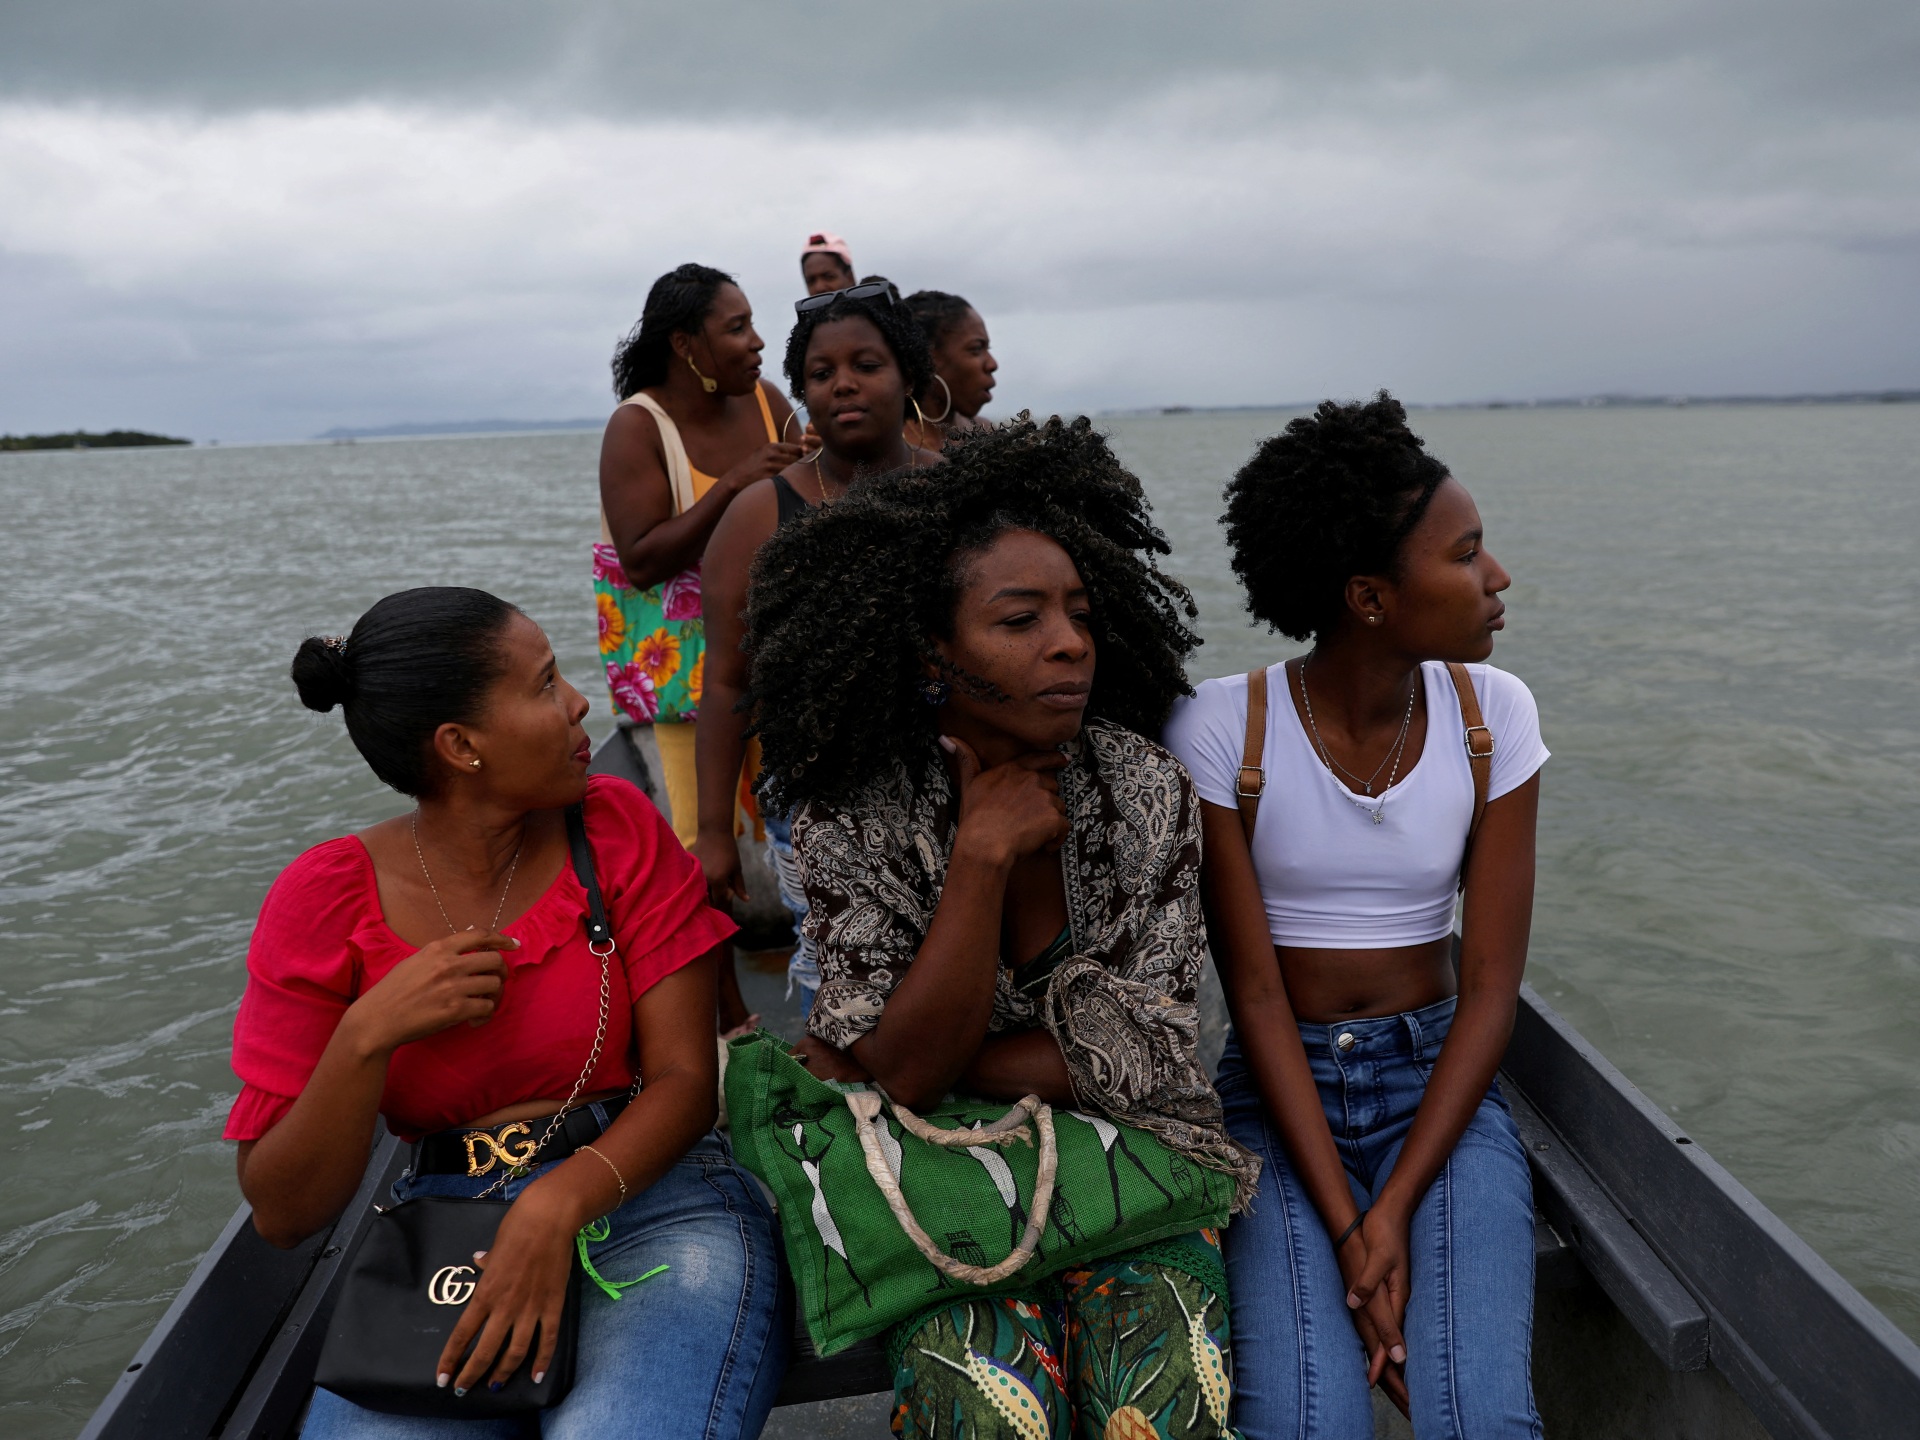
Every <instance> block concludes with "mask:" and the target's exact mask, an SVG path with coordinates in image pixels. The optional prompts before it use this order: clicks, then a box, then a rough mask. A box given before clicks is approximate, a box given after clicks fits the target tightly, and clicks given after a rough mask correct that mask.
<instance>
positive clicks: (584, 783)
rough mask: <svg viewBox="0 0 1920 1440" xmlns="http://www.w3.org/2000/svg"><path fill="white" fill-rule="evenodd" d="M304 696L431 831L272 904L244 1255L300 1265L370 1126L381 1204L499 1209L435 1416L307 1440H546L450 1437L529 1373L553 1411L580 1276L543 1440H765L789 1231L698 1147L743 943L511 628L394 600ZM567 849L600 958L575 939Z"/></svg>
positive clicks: (338, 1427)
mask: <svg viewBox="0 0 1920 1440" xmlns="http://www.w3.org/2000/svg"><path fill="white" fill-rule="evenodd" d="M292 673H293V680H294V683H295V685H296V686H297V687H298V688H299V692H300V699H301V701H302V702H303V703H304V704H305V705H306V706H307V707H308V708H309V709H312V710H318V711H330V710H332V709H334V708H335V707H336V706H340V707H342V708H344V710H345V712H346V724H347V733H348V735H349V736H350V737H351V738H352V740H353V742H354V745H355V747H356V748H357V749H358V750H359V751H360V753H361V755H362V756H363V757H364V758H365V760H366V761H367V763H368V765H369V766H370V767H371V768H372V770H373V772H374V773H375V774H376V775H377V776H379V778H380V779H381V780H383V781H385V782H386V783H387V784H388V785H390V786H392V787H393V788H394V789H395V790H398V791H400V792H401V793H402V794H404V795H407V796H410V797H412V798H413V799H414V800H415V802H416V804H415V807H414V808H413V809H412V810H411V811H410V812H409V813H406V814H401V815H397V816H394V817H392V818H390V819H387V820H383V821H380V822H379V823H377V824H375V825H372V826H370V827H369V828H367V829H365V830H362V831H361V832H360V833H359V834H357V835H349V836H344V837H342V838H339V839H335V840H329V841H326V842H324V843H323V844H320V845H317V846H315V847H314V848H313V849H311V850H309V851H307V852H306V854H304V855H302V856H300V857H299V858H298V859H297V860H295V861H294V862H293V863H292V864H290V865H289V866H288V867H287V868H286V869H285V870H284V871H283V872H281V875H280V877H279V878H278V879H277V880H276V881H275V882H274V884H273V888H272V889H271V890H270V891H269V892H268V894H267V897H266V899H265V901H264V902H263V903H262V905H261V908H260V919H259V923H258V924H257V926H256V927H255V929H254V934H253V941H252V944H251V946H250V947H249V949H248V953H247V985H246V992H245V994H244V995H243V996H242V997H241V1001H240V1010H239V1014H238V1016H237V1017H236V1018H235V1020H234V1040H233V1068H234V1070H235V1072H236V1073H237V1074H238V1075H239V1077H240V1079H241V1081H242V1082H243V1084H242V1089H241V1092H240V1095H239V1097H238V1098H237V1099H236V1100H235V1101H234V1104H233V1108H232V1111H231V1113H230V1114H229V1116H228V1118H227V1126H226V1138H227V1139H229V1140H236V1141H238V1142H239V1156H238V1167H239V1177H240V1189H241V1191H242V1193H244V1194H245V1196H246V1198H247V1200H248V1202H249V1203H250V1204H251V1205H252V1207H253V1223H254V1226H255V1228H256V1229H258V1230H259V1232H260V1233H261V1235H263V1236H264V1237H265V1238H266V1239H267V1240H268V1241H270V1242H271V1243H273V1244H275V1245H278V1246H281V1247H292V1246H294V1245H297V1244H299V1243H300V1242H301V1241H303V1240H304V1239H305V1238H306V1237H308V1236H310V1235H313V1234H314V1233H316V1232H317V1231H319V1230H322V1229H324V1228H325V1227H326V1226H328V1225H330V1224H332V1223H333V1222H334V1220H335V1219H336V1218H338V1216H339V1215H340V1214H341V1213H342V1211H343V1210H344V1209H345V1208H346V1206H347V1205H348V1203H349V1202H350V1201H351V1200H352V1199H353V1196H354V1194H355V1191H356V1189H357V1188H358V1186H359V1185H360V1183H361V1176H362V1172H363V1170H364V1169H365V1167H366V1163H367V1154H368V1148H369V1146H370V1145H371V1144H372V1142H373V1139H374V1137H375V1134H376V1133H377V1127H378V1126H379V1125H380V1124H381V1123H382V1121H383V1120H384V1122H385V1124H386V1125H387V1126H388V1127H389V1128H390V1129H391V1130H393V1131H394V1132H395V1133H396V1134H398V1135H399V1136H400V1137H401V1138H402V1139H404V1140H407V1141H410V1142H412V1145H413V1149H412V1153H411V1156H410V1159H409V1163H408V1168H407V1170H406V1172H405V1173H404V1174H403V1175H402V1176H401V1178H400V1179H399V1181H398V1182H397V1183H396V1184H395V1186H394V1191H395V1194H394V1198H395V1199H396V1200H400V1201H405V1200H411V1199H415V1198H420V1197H433V1196H438V1197H448V1198H466V1199H476V1198H488V1199H494V1200H504V1201H506V1202H509V1203H508V1204H507V1205H506V1206H505V1209H504V1214H503V1215H502V1216H501V1218H500V1221H499V1227H498V1230H497V1232H496V1233H495V1235H494V1239H493V1243H492V1246H491V1248H489V1249H488V1250H487V1251H486V1252H485V1253H484V1255H483V1256H481V1257H479V1258H477V1259H476V1261H475V1262H474V1263H475V1265H476V1267H477V1269H478V1271H479V1274H478V1277H477V1283H475V1284H474V1285H472V1286H471V1287H469V1288H470V1290H471V1295H470V1298H469V1299H468V1300H467V1301H466V1303H465V1308H464V1310H463V1311H462V1312H461V1314H460V1318H459V1320H458V1322H457V1323H456V1325H455V1326H454V1329H453V1331H452V1333H451V1335H450V1336H449V1337H448V1340H447V1344H446V1346H445V1348H444V1350H443V1351H442V1352H441V1354H440V1356H439V1363H438V1367H437V1370H436V1369H435V1368H432V1367H431V1365H430V1363H429V1362H427V1361H425V1360H423V1361H422V1364H421V1369H422V1373H421V1374H419V1375H418V1376H417V1377H415V1382H416V1388H417V1392H418V1394H417V1397H416V1398H418V1399H420V1400H421V1401H423V1402H430V1401H431V1399H432V1397H435V1396H438V1395H444V1398H445V1400H446V1402H447V1408H448V1410H449V1411H450V1415H449V1417H448V1418H419V1417H410V1416H405V1415H397V1414H389V1413H377V1412H375V1411H374V1410H370V1409H367V1408H364V1407H363V1406H361V1405H358V1404H356V1403H354V1402H352V1401H350V1400H348V1399H346V1398H344V1397H343V1396H341V1395H339V1394H336V1393H334V1392H332V1391H329V1390H319V1391H316V1392H315V1394H314V1396H313V1402H312V1406H311V1408H310V1410H309V1412H308V1414H307V1417H306V1422H305V1430H304V1434H305V1435H306V1436H307V1437H308V1440H319V1437H323V1436H324V1437H328V1440H332V1437H336V1436H343V1437H366V1436H380V1437H390V1440H462V1437H468V1440H480V1437H498V1436H501V1435H525V1434H528V1433H532V1432H533V1431H534V1430H535V1429H536V1427H535V1426H526V1427H523V1426H521V1425H519V1424H517V1423H515V1422H512V1421H500V1420H492V1421H490V1420H484V1419H466V1418H460V1417H459V1407H460V1404H461V1401H462V1399H463V1398H470V1396H469V1392H471V1391H474V1390H475V1389H477V1388H479V1387H487V1388H488V1389H490V1390H494V1391H497V1390H499V1389H501V1388H502V1386H503V1385H504V1384H505V1383H506V1381H507V1380H508V1379H509V1378H511V1377H512V1376H513V1375H514V1374H515V1373H516V1372H521V1371H524V1372H525V1373H527V1374H528V1375H530V1376H531V1378H532V1379H533V1381H534V1383H535V1384H538V1383H540V1381H541V1379H542V1377H543V1376H544V1375H545V1373H546V1372H547V1370H548V1368H549V1366H550V1364H551V1362H552V1359H553V1356H554V1353H555V1339H556V1336H557V1334H558V1333H559V1331H558V1324H557V1322H558V1321H559V1319H560V1317H561V1315H562V1314H563V1312H564V1308H565V1306H566V1301H567V1290H568V1282H569V1274H570V1271H571V1269H572V1266H573V1264H574V1257H575V1254H576V1249H577V1247H583V1248H580V1251H579V1253H582V1254H584V1255H585V1256H586V1257H587V1258H588V1259H589V1260H590V1261H591V1262H592V1269H593V1270H594V1271H596V1272H598V1275H599V1276H600V1277H601V1278H602V1280H603V1281H604V1282H605V1284H606V1285H608V1286H610V1287H612V1288H611V1289H610V1290H609V1289H603V1288H602V1287H601V1285H596V1284H587V1283H582V1284H581V1285H580V1286H579V1300H578V1302H577V1304H578V1312H577V1313H578V1338H577V1343H576V1347H575V1370H574V1383H573V1388H572V1390H571V1391H570V1392H569V1393H567V1394H566V1395H565V1396H564V1397H563V1398H561V1399H560V1401H559V1403H558V1404H556V1405H554V1406H552V1407H550V1408H548V1409H545V1410H542V1411H540V1412H539V1416H538V1421H537V1433H539V1434H542V1435H545V1436H547V1437H548V1440H598V1437H601V1436H605V1435H613V1434H619V1435H626V1436H657V1437H659V1440H679V1437H681V1436H685V1435H708V1436H720V1435H726V1436H743V1435H744V1436H752V1435H757V1434H758V1433H759V1431H760V1427H761V1425H762V1423H763V1422H764V1421H765V1419H766V1416H767V1412H768V1410H769V1409H770V1407H771V1406H772V1403H773V1396H774V1392H775V1391H776V1390H777V1388H778V1386H779V1383H780V1377H781V1374H782V1372H783V1370H784V1368H785V1357H786V1348H787V1339H788V1332H787V1328H786V1326H785V1325H784V1324H783V1323H782V1322H781V1319H780V1303H779V1301H780V1295H779V1284H780V1282H779V1267H778V1252H777V1249H776V1244H777V1242H776V1240H775V1238H774V1233H773V1217H772V1215H771V1213H770V1212H769V1210H768V1208H767V1206H766V1204H765V1203H764V1201H763V1200H762V1198H761V1193H760V1190H759V1188H758V1187H757V1186H756V1185H755V1184H754V1183H753V1181H752V1180H751V1179H750V1178H749V1177H748V1176H747V1175H746V1174H745V1173H744V1172H742V1171H740V1170H737V1169H736V1168H735V1167H734V1165H733V1162H732V1159H731V1156H730V1154H729V1152H728V1150H727V1147H726V1145H725V1143H724V1142H723V1141H722V1140H720V1138H719V1137H718V1136H716V1135H714V1134H713V1133H712V1126H713V1121H714V1113H715V1102H714V1087H715V1084H716V1071H717V1068H718V1066H717V1062H716V1057H715V1053H714V1044H713V1039H712V1036H713V1031H714V1013H713V1012H714V973H715V969H716V966H717V963H718V958H719V955H720V954H721V953H722V952H723V951H724V950H725V949H726V948H727V947H728V942H729V939H730V937H731V936H732V934H733V932H734V925H733V922H732V921H730V920H729V919H727V918H726V917H725V916H724V915H721V914H718V913H717V912H715V911H714V910H713V909H712V908H711V907H710V906H709V905H708V904H707V899H706V886H705V885H704V884H703V883H702V880H701V877H700V872H699V867H698V866H696V865H695V864H694V862H693V859H692V857H691V856H689V855H688V854H687V852H686V850H685V848H684V847H682V846H681V845H680V843H679V842H678V841H677V840H676V839H675V838H674V836H673V832H672V831H671V830H670V829H668V827H667V825H666V822H665V821H664V820H662V819H661V817H660V814H659V812H658V811H656V810H655V809H654V807H653V806H652V805H651V804H649V803H648V801H647V799H646V797H645V796H644V795H642V794H641V793H640V792H639V791H638V790H637V789H635V788H634V787H633V786H631V785H629V784H627V783H626V782H625V781H622V780H616V779H611V778H607V777H596V778H589V777H588V774H587V762H588V758H589V749H588V744H587V734H586V731H585V729H584V728H583V724H582V722H583V721H584V719H585V717H586V714H587V702H586V700H585V698H584V697H583V696H582V695H581V694H580V692H579V691H578V690H576V689H574V688H573V687H572V686H571V685H569V684H568V683H567V682H566V681H565V680H564V679H562V678H561V676H560V674H559V673H558V671H557V669H556V668H555V664H554V658H553V651H552V647H551V646H549V645H548V643H547V638H546V636H545V635H544V634H543V633H542V632H541V630H540V627H539V626H538V625H536V624H534V623H533V621H531V620H529V619H528V618H527V617H526V616H525V615H524V614H522V613H521V612H520V611H519V610H518V609H516V608H515V607H514V606H512V605H509V604H507V603H506V602H505V601H503V600H500V599H498V598H496V597H495V596H492V595H489V594H487V593H486V592H484V591H480V590H468V589H456V588H451V587H435V588H430V589H420V590H407V591H402V592H401V593H399V594H396V595H389V596H387V597H386V599H384V600H382V601H380V602H379V603H378V604H377V605H375V606H373V607H372V608H371V609H370V610H368V611H367V613H366V614H364V615H362V616H361V617H360V619H359V621H358V622H357V623H356V624H355V625H354V627H353V631H352V633H351V634H349V635H346V636H344V637H342V636H333V637H327V638H320V637H315V638H312V639H309V640H307V641H305V642H304V643H303V644H302V645H301V646H300V649H299V652H298V653H297V654H296V655H295V657H294V661H293V672H292ZM576 811H577V814H575V813H573V812H576ZM576 824H577V825H578V826H579V827H580V831H581V833H582V835H583V837H584V843H585V846H586V849H587V852H588V853H589V854H590V855H591V857H592V865H591V873H592V875H593V877H594V879H595V880H596V882H597V884H598V888H599V890H600V892H601V895H602V897H603V902H602V903H603V907H604V908H603V911H602V913H603V914H604V915H605V917H606V919H607V921H608V923H609V926H610V930H611V937H610V938H611V943H610V944H605V943H600V942H596V941H594V940H593V939H591V938H590V937H589V934H588V931H587V928H586V923H585V922H586V920H587V918H588V917H589V916H590V915H591V914H592V913H593V910H594V906H593V903H592V901H591V900H590V898H589V895H588V891H587V889H586V888H585V886H584V884H583V883H582V879H581V877H580V873H579V872H578V870H577V869H576V863H577V862H574V861H573V860H572V858H571V856H570V836H569V830H570V829H572V828H573V827H574V826H575V825H576ZM643 1080H644V1082H645V1083H644V1085H642V1084H641V1081H643ZM603 1227H604V1228H603ZM583 1232H584V1233H583ZM596 1237H597V1238H596ZM656 1267H665V1268H664V1270H663V1271H661V1273H657V1274H654V1275H653V1277H652V1278H650V1279H647V1280H646V1281H645V1283H644V1284H635V1285H632V1286H631V1288H627V1285H626V1282H634V1281H637V1280H638V1279H639V1278H640V1277H643V1276H646V1275H647V1274H648V1272H650V1271H653V1270H655V1268H656ZM395 1278H398V1277H395ZM615 1282H621V1283H620V1284H615ZM615 1292H618V1298H615ZM536 1336H537V1338H536ZM469 1341H472V1342H474V1346H473V1350H472V1353H471V1354H467V1353H466V1352H467V1345H468V1342H469ZM483 1393H484V1392H483ZM528 1419H529V1420H532V1419H533V1417H531V1416H529V1417H528Z"/></svg>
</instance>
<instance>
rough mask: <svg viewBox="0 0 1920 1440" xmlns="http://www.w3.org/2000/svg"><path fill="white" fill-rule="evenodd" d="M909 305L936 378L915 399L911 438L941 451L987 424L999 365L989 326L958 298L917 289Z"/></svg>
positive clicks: (908, 308)
mask: <svg viewBox="0 0 1920 1440" xmlns="http://www.w3.org/2000/svg"><path fill="white" fill-rule="evenodd" d="M906 307H907V310H908V312H909V313H910V314H911V315H912V316H913V318H914V319H915V320H916V321H918V322H919V325H920V329H921V331H922V332H923V333H924V334H925V335H926V337H927V348H928V350H929V352H930V353H931V354H932V356H933V379H932V380H931V381H930V382H929V383H928V385H927V388H926V389H925V390H924V391H922V392H921V393H920V394H919V395H918V396H916V397H915V399H916V400H917V401H918V402H919V409H918V410H917V411H916V412H915V414H914V417H913V419H912V420H910V421H908V423H907V438H908V439H909V440H911V441H912V442H913V443H914V444H916V445H923V446H925V447H926V448H927V449H929V450H938V449H939V448H940V447H941V446H942V445H945V444H946V443H947V441H948V440H949V439H951V438H952V437H953V436H955V435H964V434H966V433H967V431H969V430H973V429H977V428H978V427H979V426H980V425H982V424H984V423H985V422H984V421H982V420H981V419H980V412H981V411H982V410H983V409H985V408H986V405H987V402H988V401H989V400H991V399H992V398H993V384H994V381H993V376H994V372H995V371H997V370H998V369H999V368H1000V362H999V361H997V360H995V359H994V358H993V350H992V348H991V346H992V342H991V341H989V340H988V338H987V322H986V321H984V320H982V319H981V318H980V312H979V311H978V310H975V309H974V308H973V306H971V305H969V304H968V303H967V302H966V301H965V300H963V299H961V298H960V297H959V296H958V295H949V294H947V293H946V292H945V291H944V290H916V291H915V292H914V293H913V294H911V295H909V296H908V297H907V298H906Z"/></svg>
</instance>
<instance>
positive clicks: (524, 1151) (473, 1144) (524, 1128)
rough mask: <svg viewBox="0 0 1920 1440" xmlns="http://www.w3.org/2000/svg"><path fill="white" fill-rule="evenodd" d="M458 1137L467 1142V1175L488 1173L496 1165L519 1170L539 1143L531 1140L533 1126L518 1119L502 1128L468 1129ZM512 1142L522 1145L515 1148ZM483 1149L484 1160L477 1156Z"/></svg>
mask: <svg viewBox="0 0 1920 1440" xmlns="http://www.w3.org/2000/svg"><path fill="white" fill-rule="evenodd" d="M460 1138H461V1139H462V1140H464V1141H465V1142H466V1146H467V1174H468V1175H469V1176H479V1175H485V1174H488V1173H490V1172H491V1171H492V1169H493V1167H494V1166H495V1165H502V1164H503V1165H505V1166H506V1167H507V1168H508V1169H510V1170H511V1169H518V1168H519V1167H520V1166H522V1165H525V1164H527V1163H529V1162H530V1161H531V1160H532V1159H533V1157H534V1155H535V1154H536V1153H537V1152H538V1151H539V1149H540V1146H539V1143H538V1142H537V1141H536V1140H534V1138H533V1129H532V1127H531V1126H529V1125H527V1124H526V1122H524V1121H521V1120H516V1121H514V1122H513V1123H512V1124H511V1125H502V1126H501V1127H500V1128H499V1129H498V1130H469V1131H467V1133H466V1134H465V1135H463V1136H461V1137H460ZM515 1140H522V1141H524V1142H525V1143H524V1144H523V1145H521V1146H520V1147H519V1148H518V1149H515V1148H514V1145H513V1142H514V1141H515ZM482 1146H485V1147H486V1150H487V1154H486V1157H485V1158H484V1159H482V1157H481V1155H480V1148H481V1147H482Z"/></svg>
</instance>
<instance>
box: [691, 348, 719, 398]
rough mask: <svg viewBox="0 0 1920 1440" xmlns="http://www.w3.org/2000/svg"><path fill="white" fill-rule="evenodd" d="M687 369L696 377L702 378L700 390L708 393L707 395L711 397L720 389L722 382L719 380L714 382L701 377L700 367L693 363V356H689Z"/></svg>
mask: <svg viewBox="0 0 1920 1440" xmlns="http://www.w3.org/2000/svg"><path fill="white" fill-rule="evenodd" d="M687 368H688V369H689V370H691V371H692V372H693V373H694V374H695V375H699V376H700V388H701V389H702V390H704V391H706V392H707V394H709V395H711V394H712V393H713V392H714V391H716V390H718V389H719V388H720V382H719V381H718V380H712V379H709V378H708V377H707V376H705V375H700V367H699V366H698V365H696V364H694V363H693V357H692V356H691V355H689V356H687Z"/></svg>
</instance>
